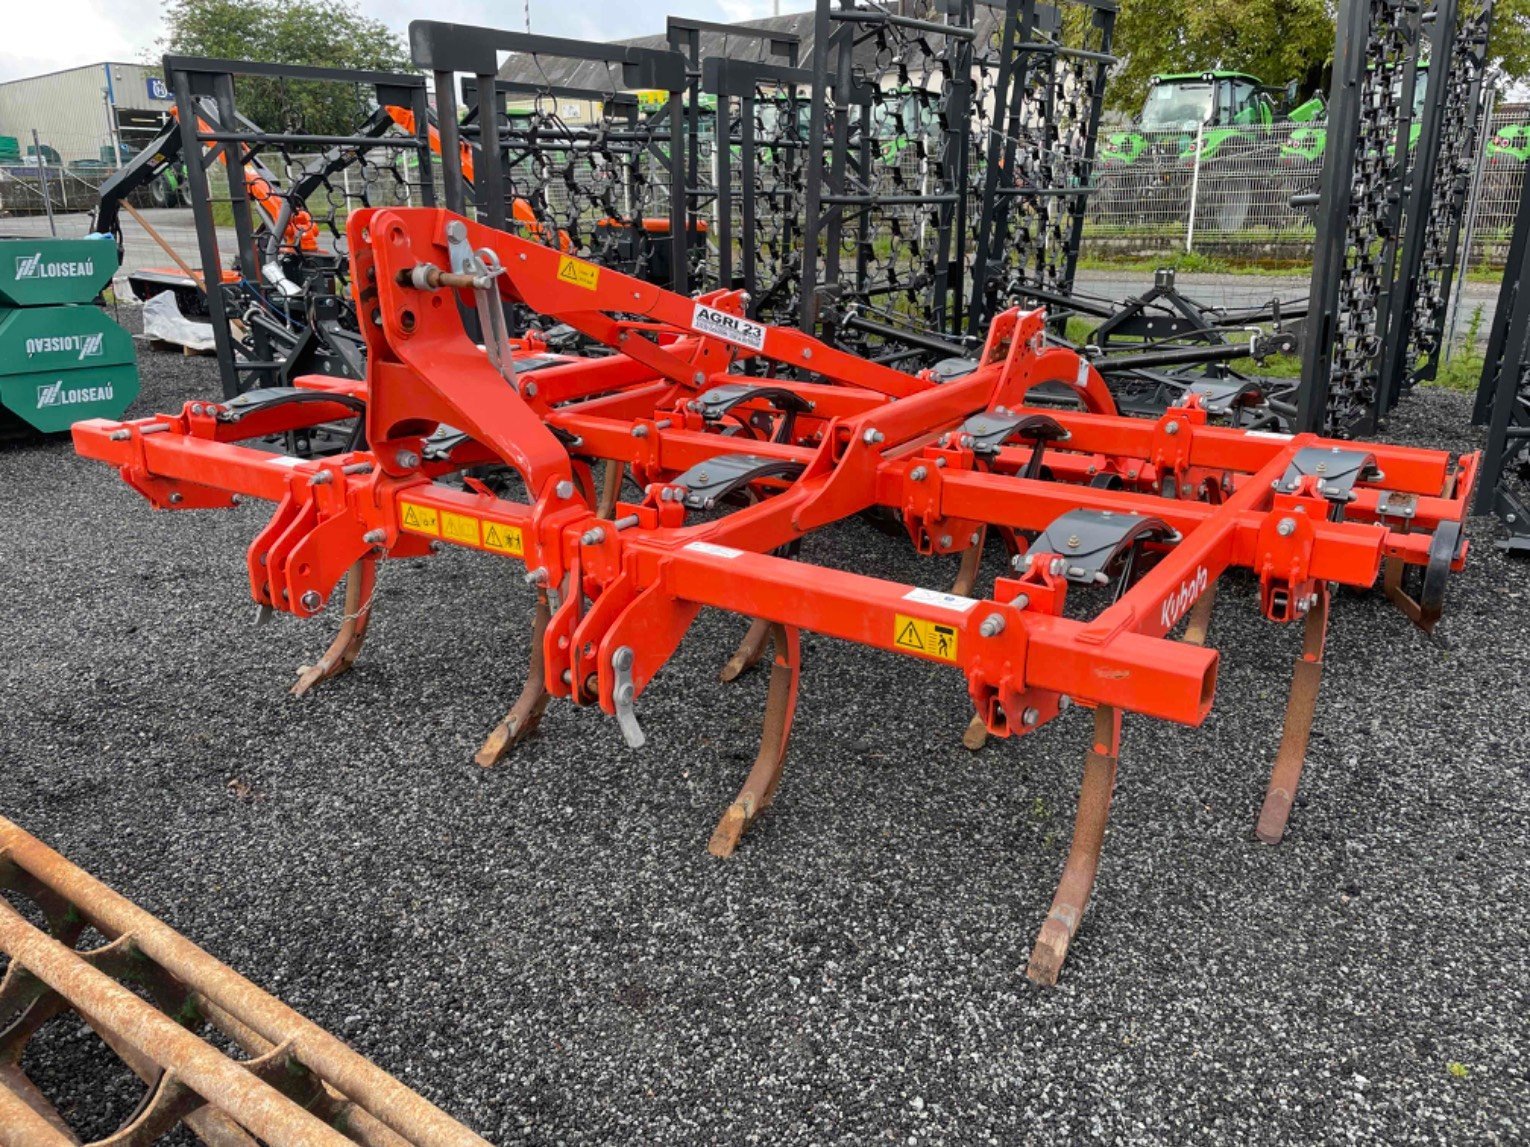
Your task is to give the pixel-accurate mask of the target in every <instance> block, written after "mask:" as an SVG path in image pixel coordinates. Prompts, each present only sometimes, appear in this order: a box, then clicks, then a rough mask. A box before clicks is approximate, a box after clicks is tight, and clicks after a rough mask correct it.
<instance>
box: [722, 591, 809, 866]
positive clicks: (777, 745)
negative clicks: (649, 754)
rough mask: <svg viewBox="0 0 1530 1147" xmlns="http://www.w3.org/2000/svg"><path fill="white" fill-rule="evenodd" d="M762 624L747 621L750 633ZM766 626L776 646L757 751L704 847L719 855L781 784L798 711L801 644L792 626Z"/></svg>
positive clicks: (731, 847)
mask: <svg viewBox="0 0 1530 1147" xmlns="http://www.w3.org/2000/svg"><path fill="white" fill-rule="evenodd" d="M760 624H762V623H761V622H758V621H756V622H755V623H754V625H752V626H750V632H751V633H752V632H753V631H754V627H755V626H758V625H760ZM769 630H770V641H771V644H772V645H773V646H774V647H775V660H774V662H773V663H772V665H771V667H770V689H769V691H768V692H767V693H766V696H765V722H764V728H763V731H762V732H761V735H760V751H759V754H758V755H757V756H756V757H755V759H754V765H753V767H752V768H750V770H749V776H748V777H747V778H746V779H745V781H744V787H743V788H742V789H740V790H739V794H738V797H737V799H735V800H734V802H733V803H732V804H731V805H729V806H728V811H727V812H725V813H723V815H722V819H721V820H719V821H718V822H717V827H716V828H715V829H714V830H713V831H712V839H711V840H710V841H709V842H708V843H707V851H708V852H710V853H711V854H712V855H713V856H717V857H728V856H732V855H733V850H734V849H736V848H737V847H738V842H739V838H740V837H741V836H743V834H744V830H745V829H746V828H748V827H749V826H750V825H751V824H753V823H754V821H755V820H756V819H757V818H758V817H759V815H760V814H761V813H762V812H764V811H765V810H766V809H767V808H769V807H770V802H771V801H772V800H773V799H774V798H775V795H776V789H777V788H778V787H779V786H780V784H781V767H782V765H783V764H785V762H786V748H787V744H788V742H789V741H790V740H791V734H792V718H793V716H794V715H795V714H796V712H797V684H798V681H799V679H800V677H801V673H802V644H801V640H800V638H799V636H798V633H797V630H796V629H795V628H794V627H791V626H784V625H776V624H771V625H770V626H769Z"/></svg>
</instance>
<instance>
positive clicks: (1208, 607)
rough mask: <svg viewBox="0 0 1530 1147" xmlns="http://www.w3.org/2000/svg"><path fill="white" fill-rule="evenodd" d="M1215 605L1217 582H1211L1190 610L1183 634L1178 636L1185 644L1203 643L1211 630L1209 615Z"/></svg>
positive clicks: (1214, 608)
mask: <svg viewBox="0 0 1530 1147" xmlns="http://www.w3.org/2000/svg"><path fill="white" fill-rule="evenodd" d="M1216 607H1217V583H1216V582H1212V583H1211V584H1210V585H1209V586H1207V587H1206V592H1205V593H1203V594H1201V599H1200V600H1199V601H1198V602H1196V603H1195V607H1194V608H1193V609H1191V610H1190V620H1189V621H1187V622H1186V623H1185V635H1184V636H1183V637H1181V638H1180V640H1181V641H1183V642H1184V643H1185V644H1186V645H1205V644H1206V635H1207V633H1208V632H1210V630H1211V615H1212V613H1213V612H1214V611H1215V610H1216Z"/></svg>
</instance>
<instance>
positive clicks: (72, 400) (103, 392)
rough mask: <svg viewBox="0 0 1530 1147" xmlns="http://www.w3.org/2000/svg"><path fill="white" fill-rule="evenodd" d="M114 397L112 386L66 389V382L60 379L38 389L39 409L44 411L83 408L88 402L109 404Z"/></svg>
mask: <svg viewBox="0 0 1530 1147" xmlns="http://www.w3.org/2000/svg"><path fill="white" fill-rule="evenodd" d="M111 396H112V384H111V383H109V382H108V383H107V384H106V385H105V386H74V387H70V388H69V389H68V390H65V389H64V380H63V379H59V380H58V381H57V382H55V383H50V384H49V385H48V386H39V387H38V388H37V409H38V410H43V409H45V408H47V407H50V406H82V405H84V404H85V403H87V402H107V401H109V400H110V399H111Z"/></svg>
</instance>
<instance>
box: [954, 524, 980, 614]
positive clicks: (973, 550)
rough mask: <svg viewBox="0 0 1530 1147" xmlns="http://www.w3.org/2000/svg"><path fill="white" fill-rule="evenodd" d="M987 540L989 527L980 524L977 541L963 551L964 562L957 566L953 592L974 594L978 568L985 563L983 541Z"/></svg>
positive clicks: (966, 595)
mask: <svg viewBox="0 0 1530 1147" xmlns="http://www.w3.org/2000/svg"><path fill="white" fill-rule="evenodd" d="M987 540H988V527H987V526H979V527H978V532H977V541H975V542H973V543H972V544H971V545H970V546H968V547H967V548H966V549H965V550H963V551H962V564H961V565H960V566H959V567H958V568H957V571H956V580H955V581H954V582H952V583H951V592H952V593H954V594H957V595H959V596H961V597H971V596H972V591H973V589H974V588H975V587H976V586H977V579H978V570H979V569H980V568H981V567H982V564H983V543H984V542H986V541H987Z"/></svg>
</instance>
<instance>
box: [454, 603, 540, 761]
mask: <svg viewBox="0 0 1530 1147" xmlns="http://www.w3.org/2000/svg"><path fill="white" fill-rule="evenodd" d="M551 620H552V607H551V605H550V604H549V603H548V600H547V591H546V589H538V590H537V607H536V613H535V614H534V615H533V617H532V621H531V664H530V666H528V667H527V669H526V684H524V685H522V686H521V695H520V696H519V697H517V698H516V699H515V704H514V705H512V706H510V712H508V713H506V714H505V719H504V720H503V721H501V722H500V723H499V724H498V725H495V726H494V729H493V731H492V732H490V733H489V735H488V737H486V738H485V739H484V742H483V746H482V747H481V748H480V749H479V750H478V752H476V753H474V754H473V760H474V762H475V763H477V764H479V765H482V766H483V767H484V768H486V769H488V768H493V767H494V766H495V765H497V764H499V762H500V761H502V760H504V759H505V755H506V754H507V753H509V752H510V750H511V749H513V748H515V746H516V745H518V744H520V743H521V742H522V741H524V740H525V739H526V738H527V737H529V736H531V734H532V733H533V732H535V731H536V727H537V724H538V722H540V721H541V720H542V713H543V711H544V710H545V709H546V708H547V698H548V693H547V683H546V682H545V681H544V680H543V677H544V675H545V666H546V663H545V662H544V660H543V657H542V638H543V637H544V636H545V635H546V633H547V623H548V622H549V621H551Z"/></svg>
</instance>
